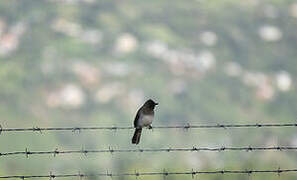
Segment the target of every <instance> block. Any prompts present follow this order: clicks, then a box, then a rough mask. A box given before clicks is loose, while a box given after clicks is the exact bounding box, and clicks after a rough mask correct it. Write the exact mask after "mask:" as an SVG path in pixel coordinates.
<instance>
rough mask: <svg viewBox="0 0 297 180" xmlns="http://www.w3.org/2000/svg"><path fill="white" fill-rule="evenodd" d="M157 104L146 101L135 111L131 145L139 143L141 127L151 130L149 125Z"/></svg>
mask: <svg viewBox="0 0 297 180" xmlns="http://www.w3.org/2000/svg"><path fill="white" fill-rule="evenodd" d="M156 105H158V103H156V102H154V101H153V100H151V99H149V100H147V101H146V102H145V103H144V104H143V105H142V106H141V108H140V109H139V110H138V111H137V114H136V116H135V119H134V127H135V132H134V135H133V138H132V144H138V143H139V141H140V136H141V131H142V128H143V127H148V128H149V129H151V128H152V126H151V124H152V122H153V120H154V115H155V113H154V108H155V106H156Z"/></svg>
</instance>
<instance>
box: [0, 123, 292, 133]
mask: <svg viewBox="0 0 297 180" xmlns="http://www.w3.org/2000/svg"><path fill="white" fill-rule="evenodd" d="M281 127H297V123H283V124H281V123H270V124H259V123H256V124H216V125H190V124H189V123H187V124H186V125H175V126H153V127H152V128H153V129H185V130H188V129H215V128H221V129H230V128H281ZM131 129H134V127H132V126H105V127H103V126H102V127H95V126H94V127H49V128H39V127H33V128H3V127H2V126H1V125H0V134H1V133H3V132H26V131H32V132H34V131H39V132H40V133H42V131H72V132H76V131H78V132H81V131H82V130H112V131H115V132H116V131H117V130H131Z"/></svg>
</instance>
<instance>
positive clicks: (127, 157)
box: [0, 0, 297, 180]
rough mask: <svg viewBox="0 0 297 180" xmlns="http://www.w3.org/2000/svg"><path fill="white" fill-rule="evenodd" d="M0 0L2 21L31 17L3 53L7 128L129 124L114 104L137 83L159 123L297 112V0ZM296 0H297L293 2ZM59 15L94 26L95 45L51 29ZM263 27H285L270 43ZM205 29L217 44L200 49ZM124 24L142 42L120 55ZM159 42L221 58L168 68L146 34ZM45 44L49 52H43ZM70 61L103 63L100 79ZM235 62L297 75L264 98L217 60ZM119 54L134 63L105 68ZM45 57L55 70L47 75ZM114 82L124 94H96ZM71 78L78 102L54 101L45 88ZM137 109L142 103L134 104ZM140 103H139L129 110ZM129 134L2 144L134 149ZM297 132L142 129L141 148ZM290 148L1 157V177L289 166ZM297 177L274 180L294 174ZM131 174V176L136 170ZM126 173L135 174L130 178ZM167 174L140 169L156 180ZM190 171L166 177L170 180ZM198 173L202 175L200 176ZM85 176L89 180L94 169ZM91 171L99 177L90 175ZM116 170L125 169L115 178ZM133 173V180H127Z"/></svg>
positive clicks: (0, 98) (260, 118) (264, 118)
mask: <svg viewBox="0 0 297 180" xmlns="http://www.w3.org/2000/svg"><path fill="white" fill-rule="evenodd" d="M69 2H70V1H69ZM69 2H68V3H67V1H65V2H63V1H54V0H53V1H42V0H40V1H36V0H24V1H19V0H9V1H0V18H1V19H2V20H4V21H5V22H6V24H7V26H12V25H14V24H16V23H18V22H22V23H25V24H26V31H25V33H24V34H23V35H22V36H21V37H20V40H19V45H18V48H17V49H16V50H15V51H13V52H12V53H10V54H9V55H5V56H0V123H1V125H2V126H3V127H5V128H8V127H11V128H12V127H33V126H39V127H59V126H62V127H63V126H66V127H69V126H70V127H72V126H104V125H106V126H112V125H118V126H129V125H132V121H133V118H134V113H131V112H130V111H129V110H127V107H126V106H125V105H123V103H121V102H122V101H124V100H123V99H125V98H126V96H128V94H127V92H130V91H132V90H134V89H137V90H141V91H142V92H143V93H144V96H145V98H153V99H155V100H156V101H158V102H159V104H160V106H159V107H158V108H157V112H156V120H155V121H154V123H153V124H154V125H166V124H168V123H169V124H186V123H188V122H190V123H192V124H217V123H221V124H224V123H268V122H271V123H285V122H296V116H297V109H296V107H297V92H296V75H297V51H296V47H297V33H296V29H297V19H296V18H294V17H292V16H291V15H290V7H291V6H292V4H293V3H294V1H293V0H270V1H268V0H266V1H265V0H263V1H256V0H255V1H253V0H249V1H236V0H209V1H181V0H164V1H136V0H131V1H126V0H125V1H110V0H98V1H95V2H91V3H87V2H84V1H75V2H74V3H69ZM295 3H296V1H295ZM267 7H268V8H269V7H270V8H271V7H272V8H273V9H274V11H275V12H276V14H277V16H276V17H274V18H271V17H267V15H266V14H265V9H267ZM59 18H62V19H66V20H67V21H69V22H74V23H77V24H79V25H81V27H82V28H83V29H98V30H100V32H101V33H102V36H103V38H102V41H101V42H100V43H99V44H89V43H86V42H84V41H82V40H81V39H79V38H76V37H71V36H68V35H65V34H63V33H60V32H57V31H55V30H53V28H52V26H53V23H54V21H55V20H56V19H59ZM266 24H270V25H273V26H276V27H278V28H279V29H280V30H281V31H282V39H281V40H279V41H277V42H265V41H263V40H261V38H260V37H259V35H258V30H259V27H261V26H262V25H266ZM204 31H212V32H215V33H216V35H217V37H218V41H217V44H216V45H214V46H210V47H209V46H206V45H205V44H203V43H202V42H201V41H200V36H199V35H200V34H201V33H202V32H204ZM123 33H130V34H132V35H133V36H135V37H136V39H137V40H138V46H139V47H138V48H137V50H135V51H133V52H130V53H124V54H117V53H115V51H114V47H115V43H116V42H117V39H118V37H119V36H121V34H123ZM154 40H157V41H160V42H163V43H165V44H167V45H168V48H170V49H179V50H185V51H186V52H187V50H189V51H191V52H194V53H199V52H200V51H202V50H208V51H211V52H212V53H213V54H214V56H215V58H216V67H215V68H214V69H212V70H211V71H209V72H207V73H205V74H203V75H202V74H200V73H189V74H187V73H185V74H182V75H176V74H173V73H172V72H171V70H170V66H169V65H168V64H166V62H165V61H162V60H160V59H158V58H156V57H153V56H151V55H149V54H148V53H147V52H146V51H145V50H144V49H145V48H144V47H145V44H146V43H147V42H150V41H154ZM46 52H51V53H49V54H50V55H49V56H45V54H46ZM76 60H79V61H82V62H85V63H87V64H89V65H90V66H93V67H96V68H98V69H99V71H100V72H101V73H100V83H99V84H96V85H95V87H92V88H88V87H84V85H83V82H82V81H81V80H80V79H79V78H78V77H77V76H75V75H74V74H73V73H72V72H71V71H70V70H69V67H70V66H71V64H72V63H73V62H75V61H76ZM230 61H234V62H237V63H238V64H240V65H241V66H242V68H243V69H245V70H246V71H251V72H261V73H264V74H268V75H269V76H270V77H273V76H274V74H275V73H277V72H279V71H287V72H289V73H290V75H291V77H292V79H293V85H292V88H291V90H290V91H288V92H277V94H276V95H275V96H274V98H273V99H271V100H269V101H263V100H260V99H258V98H256V96H255V89H254V88H251V87H248V86H246V85H244V84H243V83H242V81H241V79H240V78H234V77H230V76H227V75H226V74H225V72H224V68H223V66H224V65H225V64H226V63H227V62H230ZM118 62H121V63H123V64H125V65H126V66H128V67H129V68H130V69H131V71H130V73H128V75H126V76H124V77H119V76H112V75H109V74H108V73H105V69H106V64H107V63H118ZM44 64H50V65H51V66H52V67H53V69H54V70H53V73H50V74H45V73H44V72H43V70H42V67H43V66H44ZM176 79H178V80H180V81H182V82H183V83H185V84H186V89H185V90H184V91H183V92H182V93H180V94H178V95H176V94H174V93H172V91H171V86H170V82H172V81H174V80H176ZM110 82H119V83H121V84H122V85H123V86H124V88H123V89H118V91H119V92H120V93H121V95H120V97H116V98H114V99H113V100H111V101H109V102H108V103H105V104H103V103H97V102H96V101H95V100H94V94H95V93H96V90H97V89H100V88H101V87H103V86H104V85H105V84H108V83H110ZM67 83H72V84H76V85H77V86H80V87H81V88H82V89H83V91H84V93H85V95H86V99H87V100H86V102H85V103H84V104H83V105H82V106H80V107H79V108H75V109H71V108H70V109H69V108H63V107H57V108H51V107H49V106H47V104H46V102H45V101H46V100H45V99H46V95H47V94H48V92H50V91H52V90H54V89H57V88H59V87H62V86H63V85H64V84H67ZM136 108H137V107H136ZM135 110H136V109H135ZM132 133H133V132H132V131H117V132H112V131H91V132H82V133H80V134H78V133H69V132H65V133H63V132H58V133H46V132H44V133H42V134H36V133H3V134H1V136H0V152H8V151H23V150H24V149H25V148H29V150H32V151H33V150H36V151H37V150H54V149H55V148H58V149H59V150H71V149H77V150H79V149H81V148H82V147H84V148H85V149H107V148H108V147H113V148H123V149H124V148H137V147H135V146H132V145H131V144H130V138H131V135H132ZM296 139H297V134H296V130H295V129H294V128H293V129H290V128H287V129H261V130H258V129H243V130H240V129H237V130H189V131H183V130H154V131H153V133H152V132H151V131H149V130H145V131H144V133H143V136H142V142H141V144H140V145H139V147H140V148H165V147H193V146H194V145H195V146H197V147H200V146H202V147H204V146H207V147H216V146H249V145H252V146H270V145H272V146H273V145H284V146H285V145H292V142H295V144H296V141H297V140H296ZM296 160H297V155H296V152H249V153H246V152H221V153H203V152H198V153H131V154H124V153H123V154H116V153H115V154H112V155H111V154H89V155H87V156H84V155H58V156H57V157H51V156H30V157H29V158H26V157H23V156H17V157H0V175H18V174H26V175H31V174H48V172H49V171H52V172H54V173H77V172H78V171H80V172H84V173H95V172H99V173H100V172H106V170H109V171H112V172H134V171H135V170H138V171H141V172H146V171H162V170H163V169H164V168H165V169H166V170H168V171H183V170H191V169H192V168H193V169H197V170H215V169H249V168H250V169H270V168H272V169H277V168H278V167H281V168H296V167H297V165H296ZM296 177H297V176H296V174H290V175H282V176H281V179H284V180H285V179H286V180H289V179H291V180H293V179H296ZM132 178H133V179H134V177H132ZM132 178H131V179H132ZM161 178H163V177H141V179H161ZM180 178H183V179H191V177H190V176H189V177H187V176H184V177H179V176H176V177H173V176H172V177H168V179H180ZM198 178H199V177H198ZM200 178H203V179H209V180H215V179H220V180H223V179H228V180H231V179H239V178H240V179H249V177H248V176H244V175H232V176H225V175H216V176H212V175H203V176H202V175H201V177H200ZM90 179H92V178H90ZM93 179H95V178H93ZM119 179H121V178H119ZM122 179H129V178H122ZM252 179H255V180H260V179H278V177H277V176H276V175H252Z"/></svg>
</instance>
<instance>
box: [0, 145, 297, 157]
mask: <svg viewBox="0 0 297 180" xmlns="http://www.w3.org/2000/svg"><path fill="white" fill-rule="evenodd" d="M296 150H297V147H293V146H274V147H252V146H248V147H224V146H222V147H215V148H210V147H200V148H199V147H195V146H194V147H192V148H159V149H113V148H111V147H109V148H108V149H100V150H85V149H83V148H82V149H81V150H68V151H59V150H58V149H55V150H53V151H30V150H28V148H26V149H25V151H15V152H3V153H0V157H3V156H14V155H26V157H29V155H46V154H51V155H54V157H55V156H56V155H58V154H85V155H87V154H90V153H111V154H112V153H142V152H203V151H206V152H224V151H245V152H251V151H296Z"/></svg>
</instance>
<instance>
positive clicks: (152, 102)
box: [144, 99, 158, 109]
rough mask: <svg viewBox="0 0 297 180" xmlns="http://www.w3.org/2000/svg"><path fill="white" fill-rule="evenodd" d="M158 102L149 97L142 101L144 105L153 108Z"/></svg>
mask: <svg viewBox="0 0 297 180" xmlns="http://www.w3.org/2000/svg"><path fill="white" fill-rule="evenodd" d="M156 105H158V103H156V102H154V101H153V100H151V99H149V100H147V101H146V102H145V103H144V106H146V107H149V108H151V109H154V108H155V106H156Z"/></svg>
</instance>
